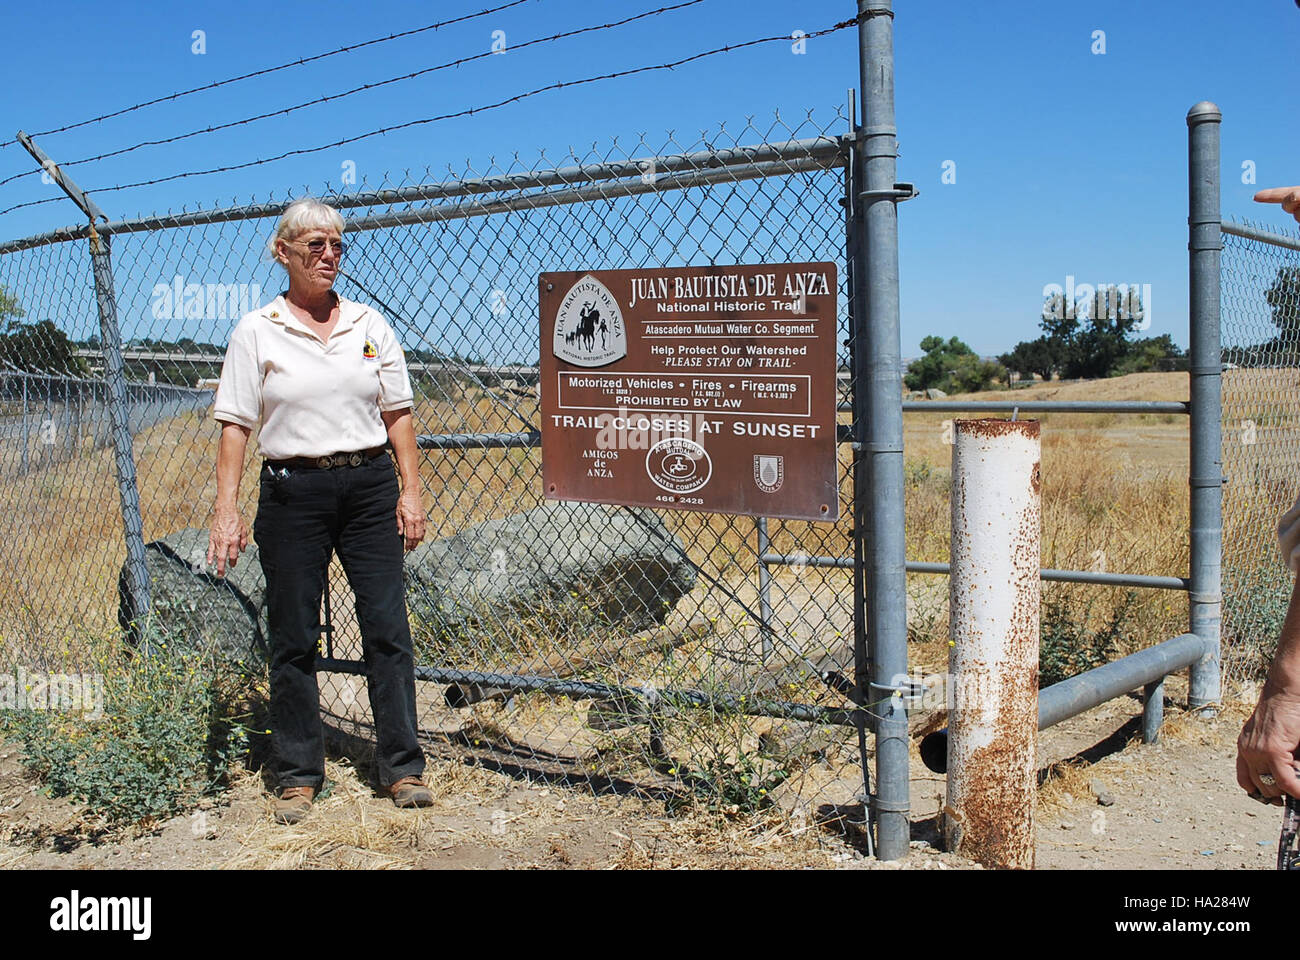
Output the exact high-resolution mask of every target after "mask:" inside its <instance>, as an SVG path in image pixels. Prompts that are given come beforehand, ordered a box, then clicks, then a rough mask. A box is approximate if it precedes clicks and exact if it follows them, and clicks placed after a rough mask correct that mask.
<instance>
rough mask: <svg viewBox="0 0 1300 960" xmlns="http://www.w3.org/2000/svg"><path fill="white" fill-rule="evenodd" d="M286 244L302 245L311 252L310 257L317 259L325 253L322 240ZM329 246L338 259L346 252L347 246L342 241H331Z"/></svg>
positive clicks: (296, 241) (290, 241)
mask: <svg viewBox="0 0 1300 960" xmlns="http://www.w3.org/2000/svg"><path fill="white" fill-rule="evenodd" d="M286 242H288V243H300V244H302V245H303V246H304V247H306V248H307V249H308V250H310V251H311V255H312V256H313V257H319V256H320V255H321V254H322V253H324V252H325V241H324V240H289V241H286ZM329 246H330V249H331V250H333V251H334V253H335V255H336V256H339V257H341V256H343V254H344V252H345V251H346V250H347V244H345V243H344V242H343V241H342V240H331V241H330V242H329Z"/></svg>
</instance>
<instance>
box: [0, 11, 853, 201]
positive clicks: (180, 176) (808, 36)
mask: <svg viewBox="0 0 1300 960" xmlns="http://www.w3.org/2000/svg"><path fill="white" fill-rule="evenodd" d="M857 23H858V18H857V17H852V18H850V19H848V20H842V21H840V22H839V23H836V24H833V25H832V26H829V27H826V28H824V29H821V30H814V31H812V32H810V33H805V34H803V35H802V36H801V37H800V38H799V39H801V40H812V39H816V38H818V37H823V36H826V35H827V34H831V33H835V32H837V31H839V30H843V29H846V28H847V27H852V26H856V25H857ZM790 39H791V37H789V36H786V35H784V34H782V35H778V36H773V37H760V38H758V39H756V40H746V41H744V42H742V43H732V44H726V45H725V46H721V47H715V48H714V49H712V50H705V51H703V52H701V53H696V54H692V55H691V56H689V57H682V58H681V59H679V60H673V61H671V62H668V63H659V64H652V65H649V66H643V67H633V68H631V69H628V70H617V71H614V72H613V73H605V74H600V75H598V76H594V77H584V78H582V79H579V80H561V81H558V82H556V83H550V84H546V85H545V86H541V87H536V88H534V89H532V90H528V91H526V92H524V93H519V94H515V95H514V96H512V97H507V98H505V99H504V100H498V101H496V102H495V103H490V104H485V105H483V106H479V107H469V108H466V109H464V110H458V111H455V112H454V113H445V114H440V115H438V116H435V117H423V118H421V119H418V120H408V121H406V122H405V123H398V124H393V125H390V126H387V127H379V128H378V129H375V130H370V131H367V132H366V133H362V134H358V135H356V136H354V137H344V138H343V139H341V140H335V141H332V142H330V143H324V144H320V145H318V146H314V147H300V148H298V149H296V150H286V151H285V152H284V153H280V154H276V155H275V156H272V157H262V158H260V159H257V160H248V161H245V162H244V163H235V164H227V165H225V166H220V167H211V168H208V169H206V170H190V171H186V172H184V173H174V174H170V175H168V176H165V177H153V178H151V179H148V180H137V181H135V182H132V183H122V184H117V185H116V186H112V187H97V188H95V189H91V190H85V191H84V193H85V194H86V195H87V196H89V195H90V194H96V193H114V192H116V191H119V190H131V189H135V188H138V187H149V186H155V185H157V184H160V183H170V182H172V181H175V180H184V179H188V178H190V177H204V176H211V175H212V174H216V173H229V172H231V171H233V170H246V169H248V168H249V167H257V166H262V165H263V164H268V163H275V162H277V161H280V160H286V159H288V158H289V157H298V156H305V155H307V154H312V153H320V152H321V151H323V150H331V149H334V148H335V147H341V146H345V145H347V144H350V143H358V142H360V141H362V140H367V139H369V138H370V137H377V136H380V135H382V134H387V133H393V132H395V131H398V130H406V129H409V128H411V127H417V126H422V125H424V124H429V123H437V122H439V121H442V120H452V119H456V118H458V117H467V116H473V115H474V114H477V113H486V112H487V111H489V110H496V109H499V108H501V107H505V106H508V105H510V104H512V103H518V102H520V101H522V100H526V99H528V98H529V97H534V96H537V95H539V94H542V93H547V92H549V91H552V90H561V89H564V88H566V87H578V86H583V85H585V84H588V83H599V82H601V81H604V80H614V79H620V78H622V77H630V76H634V75H637V74H642V73H651V72H654V71H658V70H673V69H675V68H677V67H680V66H684V65H685V64H688V63H694V62H695V61H698V60H703V59H705V58H707V57H713V56H717V55H718V54H722V53H731V52H734V51H736V50H744V49H746V48H749V47H755V46H759V45H762V44H767V43H778V42H781V43H788V42H789V41H790ZM61 199H63V198H62V197H50V198H46V199H43V200H30V201H27V202H26V203H20V204H15V205H13V206H10V207H5V208H4V209H0V216H4V215H5V214H7V213H11V212H13V211H14V210H19V209H22V208H24V207H32V206H37V205H39V204H42V203H51V202H54V201H56V200H61Z"/></svg>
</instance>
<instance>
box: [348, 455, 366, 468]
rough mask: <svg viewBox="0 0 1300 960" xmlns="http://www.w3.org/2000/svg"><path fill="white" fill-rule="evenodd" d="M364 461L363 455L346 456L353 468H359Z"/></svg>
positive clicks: (364, 456)
mask: <svg viewBox="0 0 1300 960" xmlns="http://www.w3.org/2000/svg"><path fill="white" fill-rule="evenodd" d="M365 459H366V455H365V454H364V453H349V454H348V463H349V464H351V465H352V466H354V467H359V466H361V464H362V463H364V462H365Z"/></svg>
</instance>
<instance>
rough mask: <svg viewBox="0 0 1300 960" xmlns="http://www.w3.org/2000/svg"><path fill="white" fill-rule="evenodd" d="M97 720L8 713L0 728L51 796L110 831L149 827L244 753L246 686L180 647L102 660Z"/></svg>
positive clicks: (205, 789)
mask: <svg viewBox="0 0 1300 960" xmlns="http://www.w3.org/2000/svg"><path fill="white" fill-rule="evenodd" d="M102 666H103V669H104V674H103V694H104V704H103V713H102V715H100V716H97V717H93V718H92V717H90V716H89V715H77V714H70V713H60V712H56V711H47V710H13V711H8V712H7V713H6V714H5V715H4V716H3V717H2V718H0V728H3V729H4V730H5V731H6V733H8V734H9V735H11V736H13V737H14V738H15V739H16V740H17V741H18V742H19V744H20V745H21V748H22V753H21V760H22V763H23V764H24V766H26V767H27V768H28V769H29V770H31V771H32V772H33V773H35V774H36V775H37V776H39V777H40V778H41V779H42V780H43V781H44V783H45V787H46V791H47V793H48V794H49V795H50V796H55V797H69V798H71V799H73V800H75V801H79V802H81V803H84V804H85V805H86V806H87V808H88V809H89V811H90V812H91V813H93V814H97V815H99V816H100V817H102V818H103V819H104V820H105V821H106V822H107V823H109V824H111V825H127V824H147V823H149V822H151V821H157V820H160V819H164V818H166V817H170V816H174V815H176V814H177V813H180V812H181V811H183V810H185V809H187V808H189V807H190V806H193V805H194V804H195V802H196V801H197V800H198V799H199V798H201V797H203V796H208V795H212V794H215V793H218V792H219V791H220V790H221V789H222V788H223V787H224V785H225V784H226V782H227V778H228V775H229V772H230V770H231V767H232V766H233V765H234V764H235V763H236V762H237V761H238V760H239V759H240V758H241V757H242V756H244V755H245V754H246V753H247V750H248V743H249V734H250V733H252V732H253V731H250V730H249V729H248V728H247V727H246V726H245V724H244V722H243V721H244V720H246V719H248V718H249V713H248V712H247V710H248V707H247V704H248V703H249V701H250V698H251V696H252V693H253V691H252V683H251V680H250V678H248V677H246V676H236V675H233V674H231V673H230V672H228V670H224V669H222V668H218V667H205V666H203V665H196V663H195V659H194V656H193V653H192V652H191V651H189V650H188V649H186V648H184V647H183V646H181V645H178V644H175V643H171V644H169V643H167V642H166V641H164V640H155V641H154V646H153V653H152V654H151V655H150V656H143V655H139V654H135V655H127V656H123V657H120V658H116V659H115V660H109V659H105V660H104V661H102Z"/></svg>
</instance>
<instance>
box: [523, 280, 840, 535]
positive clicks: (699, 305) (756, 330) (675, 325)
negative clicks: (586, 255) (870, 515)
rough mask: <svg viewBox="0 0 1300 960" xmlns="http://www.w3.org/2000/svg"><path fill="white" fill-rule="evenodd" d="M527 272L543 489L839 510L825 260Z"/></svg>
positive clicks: (578, 496)
mask: <svg viewBox="0 0 1300 960" xmlns="http://www.w3.org/2000/svg"><path fill="white" fill-rule="evenodd" d="M539 279H540V287H541V290H540V292H541V344H542V350H541V400H542V480H543V483H544V485H545V491H546V497H547V498H548V499H552V500H585V501H591V502H595V503H619V504H629V505H634V506H646V507H661V508H668V509H673V510H701V511H707V512H710V513H742V514H750V515H752V516H762V517H788V518H791V519H801V520H835V519H837V518H838V517H839V495H838V483H837V470H838V467H837V464H836V456H835V402H836V389H835V354H836V349H835V347H836V312H835V297H836V290H837V289H838V287H837V285H836V277H835V264H833V263H779V264H750V265H744V266H713V267H665V268H659V269H645V270H592V271H564V272H556V273H543V274H542V275H541V277H540V278H539Z"/></svg>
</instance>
